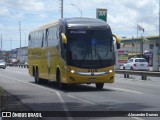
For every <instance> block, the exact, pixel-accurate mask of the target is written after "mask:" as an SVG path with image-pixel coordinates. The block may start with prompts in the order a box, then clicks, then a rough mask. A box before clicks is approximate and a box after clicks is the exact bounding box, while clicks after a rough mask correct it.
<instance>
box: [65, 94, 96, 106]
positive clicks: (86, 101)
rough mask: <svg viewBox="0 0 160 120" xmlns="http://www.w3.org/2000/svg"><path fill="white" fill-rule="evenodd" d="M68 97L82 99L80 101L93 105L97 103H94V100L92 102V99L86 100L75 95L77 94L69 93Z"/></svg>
mask: <svg viewBox="0 0 160 120" xmlns="http://www.w3.org/2000/svg"><path fill="white" fill-rule="evenodd" d="M67 96H68V97H71V98H74V99H77V100H80V101H83V102H85V103H89V104H91V105H96V104H95V103H93V102H90V101H88V100H84V99H81V98H78V97H75V96H72V95H67Z"/></svg>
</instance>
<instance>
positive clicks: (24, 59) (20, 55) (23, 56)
mask: <svg viewBox="0 0 160 120" xmlns="http://www.w3.org/2000/svg"><path fill="white" fill-rule="evenodd" d="M17 60H18V61H19V62H20V63H28V47H21V48H17Z"/></svg>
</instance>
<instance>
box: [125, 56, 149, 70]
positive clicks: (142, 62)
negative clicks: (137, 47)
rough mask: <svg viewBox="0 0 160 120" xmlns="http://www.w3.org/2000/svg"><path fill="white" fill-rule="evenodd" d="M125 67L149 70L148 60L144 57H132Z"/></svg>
mask: <svg viewBox="0 0 160 120" xmlns="http://www.w3.org/2000/svg"><path fill="white" fill-rule="evenodd" d="M123 69H127V70H148V62H147V60H146V59H144V58H130V59H129V60H128V61H127V63H125V64H124V65H123Z"/></svg>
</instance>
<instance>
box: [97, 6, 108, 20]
mask: <svg viewBox="0 0 160 120" xmlns="http://www.w3.org/2000/svg"><path fill="white" fill-rule="evenodd" d="M96 18H98V19H101V20H103V21H105V22H107V9H100V8H97V10H96Z"/></svg>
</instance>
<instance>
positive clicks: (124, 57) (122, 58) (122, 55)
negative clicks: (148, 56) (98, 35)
mask: <svg viewBox="0 0 160 120" xmlns="http://www.w3.org/2000/svg"><path fill="white" fill-rule="evenodd" d="M127 61H128V51H125V50H119V51H118V63H125V62H127Z"/></svg>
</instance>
